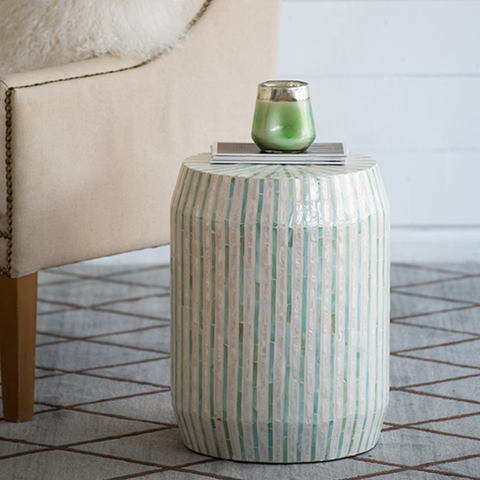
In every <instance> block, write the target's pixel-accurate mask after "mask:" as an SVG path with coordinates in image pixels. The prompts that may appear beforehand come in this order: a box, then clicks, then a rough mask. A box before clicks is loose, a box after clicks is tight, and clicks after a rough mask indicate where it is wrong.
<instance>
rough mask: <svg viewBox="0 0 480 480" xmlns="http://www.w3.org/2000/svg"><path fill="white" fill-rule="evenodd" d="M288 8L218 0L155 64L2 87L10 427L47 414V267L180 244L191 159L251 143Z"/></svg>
mask: <svg viewBox="0 0 480 480" xmlns="http://www.w3.org/2000/svg"><path fill="white" fill-rule="evenodd" d="M207 3H208V2H207ZM200 5H201V1H199V2H198V4H197V7H198V8H200ZM279 10H280V1H279V0H264V1H262V2H258V1H255V0H244V1H242V2H239V1H236V0H223V1H220V0H217V1H215V0H213V1H212V2H211V5H209V6H208V11H206V12H205V14H204V15H203V16H202V18H199V20H198V22H197V23H196V24H195V25H194V27H193V28H192V29H191V30H190V32H189V34H188V37H187V38H185V39H184V40H183V42H182V45H181V46H180V47H177V48H175V49H173V50H170V51H168V52H166V53H165V54H163V55H161V56H160V57H157V58H155V59H152V60H149V61H146V62H142V61H139V60H138V59H135V58H128V59H122V58H118V57H113V56H108V55H107V56H104V57H101V58H93V59H90V60H86V61H82V62H77V63H72V64H67V65H62V66H59V67H51V68H46V69H42V70H37V71H32V72H26V73H18V74H11V75H6V76H4V77H2V78H0V99H2V102H3V103H4V108H3V111H4V115H5V122H4V125H5V150H4V159H5V160H4V166H3V171H4V174H3V175H2V178H1V179H0V272H1V274H0V353H1V357H0V358H1V373H2V400H3V409H4V417H5V419H6V420H9V421H25V420H29V419H30V418H31V417H32V416H33V401H34V372H35V328H36V291H37V272H38V271H39V270H42V269H46V268H50V267H54V266H59V265H65V264H69V263H74V262H79V261H83V260H88V259H92V258H97V257H101V256H106V255H113V254H118V253H121V252H127V251H132V250H137V249H143V248H148V247H155V246H159V245H163V244H167V243H168V242H169V228H168V225H169V204H170V198H171V194H172V192H173V188H174V185H175V181H176V177H177V173H178V170H179V168H180V165H181V163H182V161H183V159H184V158H186V157H188V156H190V155H193V154H195V153H198V152H201V151H208V149H209V147H210V144H211V142H212V141H213V140H217V139H224V140H232V141H248V139H249V130H250V125H251V121H252V118H253V107H254V99H255V94H256V86H257V84H258V83H259V82H261V81H264V80H267V79H269V78H273V77H275V64H276V44H277V24H278V14H279Z"/></svg>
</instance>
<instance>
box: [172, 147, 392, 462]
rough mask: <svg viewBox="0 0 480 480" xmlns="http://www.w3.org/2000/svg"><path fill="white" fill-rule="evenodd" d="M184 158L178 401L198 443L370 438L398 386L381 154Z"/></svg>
mask: <svg viewBox="0 0 480 480" xmlns="http://www.w3.org/2000/svg"><path fill="white" fill-rule="evenodd" d="M209 162H210V155H207V154H205V155H198V156H195V157H192V158H190V159H188V160H186V161H185V163H184V164H183V166H182V169H181V171H180V175H179V178H178V183H177V187H176V190H175V193H174V196H173V199H172V203H171V247H170V248H171V273H172V277H171V278H172V292H171V293H172V401H173V407H174V409H175V413H176V416H177V420H178V424H179V427H180V431H181V433H182V437H183V440H184V442H185V444H186V446H187V447H188V448H190V449H191V450H194V451H196V452H199V453H202V454H206V455H211V456H214V457H221V458H226V459H233V460H244V461H248V462H276V463H290V462H315V461H322V460H330V459H335V458H341V457H346V456H351V455H355V454H358V453H361V452H365V451H367V450H369V449H370V448H372V447H373V446H374V445H375V444H376V442H377V440H378V437H379V434H380V429H381V426H382V422H383V418H384V415H385V410H386V408H387V404H388V389H389V364H388V358H389V309H390V297H389V285H390V277H389V272H390V260H389V251H390V250H389V222H390V220H389V207H388V201H387V198H386V195H385V190H384V187H383V184H382V180H381V178H380V175H379V172H378V168H377V166H376V162H375V161H374V160H372V159H371V158H369V157H365V156H362V155H354V154H350V155H349V156H348V160H347V164H346V166H310V165H308V166H307V165H304V166H299V165H218V164H217V165H213V164H210V163H209Z"/></svg>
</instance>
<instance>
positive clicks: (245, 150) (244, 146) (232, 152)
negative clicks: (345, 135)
mask: <svg viewBox="0 0 480 480" xmlns="http://www.w3.org/2000/svg"><path fill="white" fill-rule="evenodd" d="M346 158H347V149H346V147H345V144H344V143H341V142H336V143H313V144H312V145H310V147H308V149H307V150H306V151H305V152H302V153H294V154H292V153H265V152H262V151H260V149H259V148H258V147H257V146H256V145H255V144H254V143H229V142H214V143H213V144H212V159H211V163H268V164H277V163H278V164H286V163H294V164H329V165H331V164H340V165H343V164H344V163H345V161H346Z"/></svg>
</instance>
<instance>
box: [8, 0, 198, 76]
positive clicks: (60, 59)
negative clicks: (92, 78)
mask: <svg viewBox="0 0 480 480" xmlns="http://www.w3.org/2000/svg"><path fill="white" fill-rule="evenodd" d="M190 2H192V0H0V75H4V74H6V73H14V72H23V71H29V70H35V69H38V68H43V67H49V66H53V65H62V64H65V63H70V62H75V61H79V60H85V59H87V58H90V57H94V56H100V55H104V54H105V53H111V54H113V55H119V56H136V57H140V58H142V59H147V58H150V57H152V56H154V55H157V54H159V53H160V52H162V51H163V50H165V49H168V48H170V47H173V46H175V45H177V44H178V42H179V40H180V39H181V38H182V36H183V35H184V32H185V28H186V26H187V24H188V21H186V20H185V16H186V15H185V9H186V4H187V3H190Z"/></svg>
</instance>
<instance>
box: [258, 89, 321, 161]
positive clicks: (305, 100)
mask: <svg viewBox="0 0 480 480" xmlns="http://www.w3.org/2000/svg"><path fill="white" fill-rule="evenodd" d="M252 140H253V141H254V142H255V144H256V145H257V146H258V148H260V150H262V152H268V153H301V152H303V151H305V150H306V149H307V148H308V147H309V146H310V145H311V144H312V143H313V141H314V140H315V125H314V123H313V114H312V107H311V105H310V92H309V89H308V83H306V82H301V81H298V80H269V81H268V82H263V83H260V84H259V85H258V93H257V101H256V104H255V113H254V116H253V125H252Z"/></svg>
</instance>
